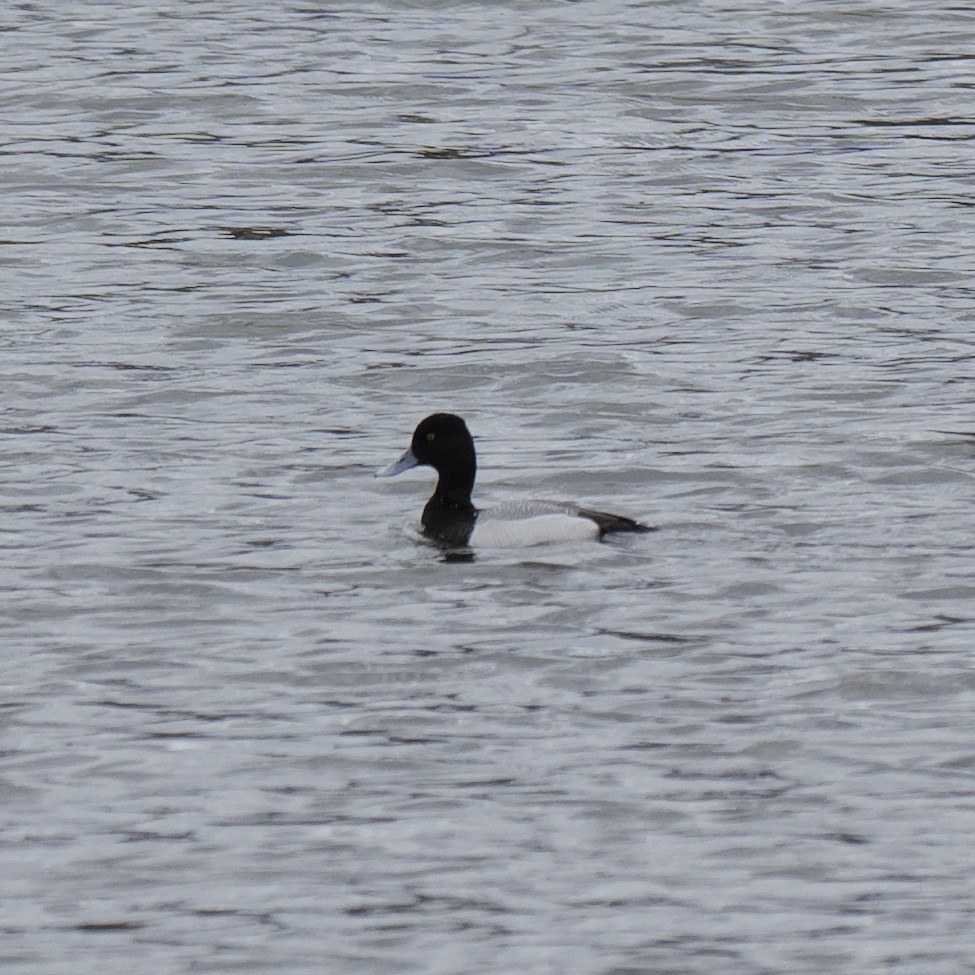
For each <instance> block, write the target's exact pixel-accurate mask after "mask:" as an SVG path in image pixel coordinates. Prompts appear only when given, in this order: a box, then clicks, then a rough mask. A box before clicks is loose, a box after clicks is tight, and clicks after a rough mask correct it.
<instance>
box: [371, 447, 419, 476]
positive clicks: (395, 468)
mask: <svg viewBox="0 0 975 975" xmlns="http://www.w3.org/2000/svg"><path fill="white" fill-rule="evenodd" d="M419 463H420V462H419V461H418V460H417V459H416V457H415V455H414V454H413V451H412V450H407V451H406V453H405V454H403V456H402V457H400V459H399V460H398V461H396V463H395V464H390V465H389V467H384V468H383V469H382V470H381V471H376V477H395V476H396V475H397V474H402V473H403V471H408V470H409V469H410V468H411V467H416V465H417V464H419Z"/></svg>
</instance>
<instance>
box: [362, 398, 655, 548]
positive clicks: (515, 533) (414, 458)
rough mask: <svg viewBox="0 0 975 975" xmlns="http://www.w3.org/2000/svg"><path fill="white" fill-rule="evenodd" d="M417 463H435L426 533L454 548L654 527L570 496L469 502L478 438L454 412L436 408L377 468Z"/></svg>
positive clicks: (397, 469)
mask: <svg viewBox="0 0 975 975" xmlns="http://www.w3.org/2000/svg"><path fill="white" fill-rule="evenodd" d="M414 467H432V468H433V469H434V470H435V471H436V472H437V487H436V489H435V490H434V492H433V495H432V496H431V497H430V500H429V501H427V503H426V506H425V507H424V509H423V515H422V517H421V519H420V520H421V523H422V525H423V534H424V535H425V536H426V537H427V538H429V539H431V540H433V541H434V542H437V543H439V544H440V545H443V546H446V547H450V548H456V547H470V548H505V547H511V546H526V545H539V544H543V543H547V542H559V541H575V540H586V539H594V540H598V539H601V538H602V537H603V536H604V535H607V534H609V533H611V532H650V531H654V529H653V528H652V527H650V526H649V525H644V524H641V523H640V522H638V521H635V520H634V519H632V518H627V517H626V516H625V515H617V514H612V513H611V512H608V511H597V510H594V509H592V508H583V507H580V506H579V505H577V504H574V503H573V502H571V501H536V500H525V501H514V502H508V503H506V504H501V505H498V506H496V507H493V508H485V509H481V510H479V509H478V508H475V507H474V504H473V502H472V501H471V494H472V493H473V491H474V480H475V478H476V476H477V454H476V452H475V450H474V438H473V437H472V436H471V434H470V431H469V430H468V429H467V424H466V423H465V422H464V420H463V419H462V418H461V417H459V416H455V415H454V414H453V413H433V414H431V415H430V416H428V417H427V418H426V419H424V420H421V421H420V423H419V424H418V425H417V427H416V429H415V430H414V431H413V439H412V441H411V443H410V446H409V448H408V449H407V451H406V452H405V453H404V454H403V456H402V457H400V459H399V460H397V461H395V462H394V463H392V464H390V465H389V467H386V468H384V469H382V470H380V471H377V472H376V477H395V476H396V475H397V474H402V473H403V472H404V471H408V470H411V469H412V468H414Z"/></svg>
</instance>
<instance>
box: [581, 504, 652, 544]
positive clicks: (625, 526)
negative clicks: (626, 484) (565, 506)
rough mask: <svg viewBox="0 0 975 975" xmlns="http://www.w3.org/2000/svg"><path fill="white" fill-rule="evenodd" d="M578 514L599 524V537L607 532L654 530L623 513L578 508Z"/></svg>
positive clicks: (650, 526)
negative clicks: (615, 513) (616, 513)
mask: <svg viewBox="0 0 975 975" xmlns="http://www.w3.org/2000/svg"><path fill="white" fill-rule="evenodd" d="M579 514H580V515H582V517H583V518H589V519H590V520H591V521H594V522H596V524H597V525H598V526H599V537H600V538H602V536H603V535H605V534H607V533H608V532H655V531H656V530H657V529H656V528H655V527H653V526H652V525H643V524H641V523H640V522H638V521H634V520H633V519H632V518H627V517H626V516H625V515H614V514H611V513H610V512H608V511H593V510H592V509H591V508H580V509H579Z"/></svg>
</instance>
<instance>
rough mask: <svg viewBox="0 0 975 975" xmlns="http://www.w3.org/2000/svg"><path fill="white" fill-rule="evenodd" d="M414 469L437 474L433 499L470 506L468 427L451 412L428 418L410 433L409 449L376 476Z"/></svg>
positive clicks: (472, 467) (473, 463)
mask: <svg viewBox="0 0 975 975" xmlns="http://www.w3.org/2000/svg"><path fill="white" fill-rule="evenodd" d="M417 466H425V467H432V468H433V469H434V470H435V471H436V472H437V473H438V474H439V475H440V479H439V481H438V482H437V490H436V492H435V493H434V498H437V497H441V498H449V499H450V500H451V501H455V502H456V501H460V500H466V501H467V502H468V503H470V499H471V491H473V490H474V478H475V476H476V475H477V458H476V456H475V454H474V440H473V438H472V437H471V435H470V431H469V430H468V429H467V424H466V423H464V421H463V420H462V419H461V418H460V417H459V416H454V414H453V413H434V414H432V415H431V416H428V417H427V418H426V419H425V420H422V421H421V422H420V424H419V426H417V428H416V429H415V430H414V431H413V442H412V443H411V444H410V449H409V450H408V451H406V453H405V454H403V456H402V457H400V459H399V460H398V461H396V463H395V464H391V465H390V466H389V467H387V468H386V469H385V470H383V471H380V472H379V476H380V477H393V476H394V475H396V474H401V473H402V472H403V471H408V470H409V469H410V468H411V467H417Z"/></svg>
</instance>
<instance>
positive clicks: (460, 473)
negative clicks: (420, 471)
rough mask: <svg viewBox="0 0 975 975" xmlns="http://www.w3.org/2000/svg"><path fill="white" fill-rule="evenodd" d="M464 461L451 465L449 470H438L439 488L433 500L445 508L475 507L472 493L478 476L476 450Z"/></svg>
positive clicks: (431, 499) (462, 508) (461, 508)
mask: <svg viewBox="0 0 975 975" xmlns="http://www.w3.org/2000/svg"><path fill="white" fill-rule="evenodd" d="M463 460H464V462H463V463H460V464H456V465H454V466H452V467H451V469H450V470H449V471H438V472H437V489H436V490H435V491H434V492H433V497H432V498H430V501H431V502H434V503H437V504H440V505H442V506H443V507H445V508H454V509H458V510H466V509H468V508H471V509H473V507H474V506H473V505H472V504H471V494H473V492H474V479H475V478H476V477H477V461H476V460H475V458H474V451H473V450H471V452H470V455H469V456H467V457H465V458H463Z"/></svg>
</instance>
